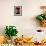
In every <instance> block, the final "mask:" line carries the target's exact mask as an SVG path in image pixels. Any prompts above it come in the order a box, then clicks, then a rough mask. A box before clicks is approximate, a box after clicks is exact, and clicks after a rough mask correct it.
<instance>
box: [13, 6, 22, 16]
mask: <svg viewBox="0 0 46 46" xmlns="http://www.w3.org/2000/svg"><path fill="white" fill-rule="evenodd" d="M14 16H22V6H14Z"/></svg>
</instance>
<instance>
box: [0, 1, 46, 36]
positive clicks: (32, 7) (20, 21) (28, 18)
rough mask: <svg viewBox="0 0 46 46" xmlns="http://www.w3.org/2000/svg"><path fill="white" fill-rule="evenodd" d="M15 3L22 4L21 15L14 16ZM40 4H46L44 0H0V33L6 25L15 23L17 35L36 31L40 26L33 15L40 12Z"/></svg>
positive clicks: (29, 34)
mask: <svg viewBox="0 0 46 46" xmlns="http://www.w3.org/2000/svg"><path fill="white" fill-rule="evenodd" d="M17 5H19V6H22V16H14V6H17ZM41 5H46V0H0V33H1V32H2V33H4V28H5V26H6V25H15V26H16V27H17V29H18V31H19V34H18V35H19V36H20V35H21V34H24V35H25V36H26V35H27V36H31V33H32V32H33V33H36V29H39V28H40V27H39V26H38V23H37V22H36V20H35V16H36V15H37V14H40V13H41V11H40V8H39V7H40V6H41ZM45 30H46V29H45ZM2 33H1V34H2ZM33 33H32V34H33Z"/></svg>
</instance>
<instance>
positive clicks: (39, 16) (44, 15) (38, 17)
mask: <svg viewBox="0 0 46 46" xmlns="http://www.w3.org/2000/svg"><path fill="white" fill-rule="evenodd" d="M36 19H37V20H39V21H43V20H44V19H46V14H41V15H38V16H36Z"/></svg>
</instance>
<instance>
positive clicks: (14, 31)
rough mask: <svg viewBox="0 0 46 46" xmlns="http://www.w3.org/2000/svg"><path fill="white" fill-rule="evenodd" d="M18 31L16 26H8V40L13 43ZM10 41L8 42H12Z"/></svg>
mask: <svg viewBox="0 0 46 46" xmlns="http://www.w3.org/2000/svg"><path fill="white" fill-rule="evenodd" d="M17 33H18V31H17V29H16V27H15V26H6V29H5V34H6V36H7V37H8V39H9V40H10V41H11V38H12V36H17ZM10 41H8V42H10Z"/></svg>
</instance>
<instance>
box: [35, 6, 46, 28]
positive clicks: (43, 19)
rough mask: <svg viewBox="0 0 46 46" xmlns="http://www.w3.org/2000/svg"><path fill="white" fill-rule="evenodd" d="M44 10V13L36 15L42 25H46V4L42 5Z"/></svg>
mask: <svg viewBox="0 0 46 46" xmlns="http://www.w3.org/2000/svg"><path fill="white" fill-rule="evenodd" d="M40 8H41V10H42V14H40V15H38V16H36V19H37V20H39V22H40V24H41V26H43V27H46V6H41V7H40Z"/></svg>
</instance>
